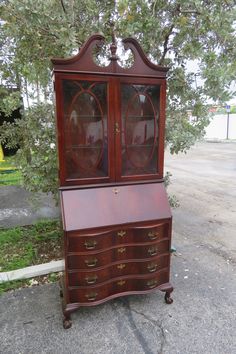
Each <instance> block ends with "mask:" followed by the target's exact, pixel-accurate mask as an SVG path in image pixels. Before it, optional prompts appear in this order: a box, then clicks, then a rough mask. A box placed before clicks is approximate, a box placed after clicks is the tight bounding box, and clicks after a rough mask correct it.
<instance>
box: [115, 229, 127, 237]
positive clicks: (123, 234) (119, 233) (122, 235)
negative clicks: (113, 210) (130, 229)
mask: <svg viewBox="0 0 236 354" xmlns="http://www.w3.org/2000/svg"><path fill="white" fill-rule="evenodd" d="M117 235H118V236H120V237H124V236H125V235H126V231H123V230H121V231H118V232H117Z"/></svg>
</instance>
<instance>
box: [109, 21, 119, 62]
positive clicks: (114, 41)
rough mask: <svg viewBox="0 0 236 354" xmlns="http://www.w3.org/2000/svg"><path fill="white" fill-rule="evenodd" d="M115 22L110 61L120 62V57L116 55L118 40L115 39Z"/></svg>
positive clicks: (112, 26)
mask: <svg viewBox="0 0 236 354" xmlns="http://www.w3.org/2000/svg"><path fill="white" fill-rule="evenodd" d="M114 27H115V25H114V22H113V23H112V24H111V28H112V31H111V38H112V43H111V45H110V50H111V57H110V60H118V56H117V55H116V50H117V45H116V38H115V30H114Z"/></svg>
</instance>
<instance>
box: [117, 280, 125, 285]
mask: <svg viewBox="0 0 236 354" xmlns="http://www.w3.org/2000/svg"><path fill="white" fill-rule="evenodd" d="M125 283H126V281H125V280H120V281H118V282H117V285H119V286H122V285H125Z"/></svg>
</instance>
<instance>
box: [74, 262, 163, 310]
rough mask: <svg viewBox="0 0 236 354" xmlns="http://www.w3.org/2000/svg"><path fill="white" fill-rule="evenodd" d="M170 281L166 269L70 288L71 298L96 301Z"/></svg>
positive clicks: (151, 287) (76, 300)
mask: <svg viewBox="0 0 236 354" xmlns="http://www.w3.org/2000/svg"><path fill="white" fill-rule="evenodd" d="M168 281H169V272H168V270H167V269H165V270H163V271H160V272H158V273H157V274H155V275H153V274H152V275H148V276H145V277H141V276H139V277H137V276H136V277H134V278H132V279H127V278H120V279H116V280H111V281H110V282H108V283H106V284H102V285H98V286H91V287H83V288H73V289H72V288H69V298H70V302H72V303H73V302H76V303H82V304H84V303H87V304H88V303H93V302H94V303H96V302H99V301H101V300H103V299H106V298H109V297H112V296H113V295H115V296H120V295H122V293H130V294H132V293H135V292H142V291H144V292H145V291H148V290H151V289H154V288H156V287H158V286H159V285H161V284H164V283H167V282H168Z"/></svg>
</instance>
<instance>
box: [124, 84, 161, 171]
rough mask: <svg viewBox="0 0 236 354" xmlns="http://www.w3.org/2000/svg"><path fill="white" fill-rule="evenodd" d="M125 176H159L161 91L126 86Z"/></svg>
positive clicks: (149, 87)
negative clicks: (158, 145) (157, 174)
mask: <svg viewBox="0 0 236 354" xmlns="http://www.w3.org/2000/svg"><path fill="white" fill-rule="evenodd" d="M121 91H122V99H121V102H122V175H123V176H130V175H143V174H153V173H157V141H158V114H159V99H160V88H159V87H158V86H150V85H148V86H147V85H131V84H122V90H121Z"/></svg>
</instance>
